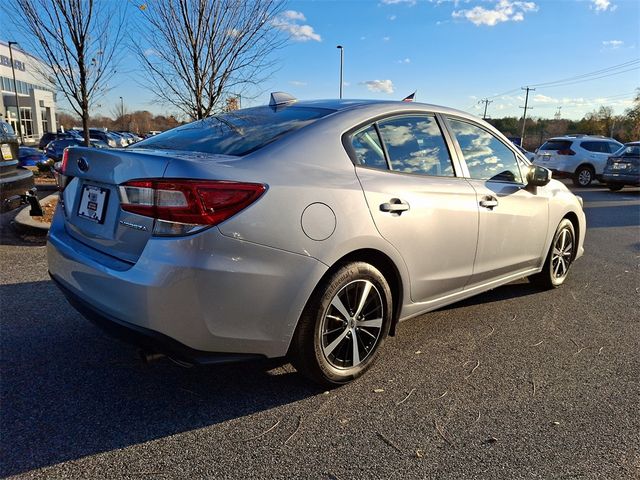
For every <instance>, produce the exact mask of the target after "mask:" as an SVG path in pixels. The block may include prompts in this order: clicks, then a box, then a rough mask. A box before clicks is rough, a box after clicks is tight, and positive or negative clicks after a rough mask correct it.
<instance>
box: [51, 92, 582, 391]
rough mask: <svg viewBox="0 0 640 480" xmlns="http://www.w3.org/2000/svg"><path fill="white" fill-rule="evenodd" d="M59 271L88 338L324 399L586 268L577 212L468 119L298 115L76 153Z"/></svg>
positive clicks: (271, 113)
mask: <svg viewBox="0 0 640 480" xmlns="http://www.w3.org/2000/svg"><path fill="white" fill-rule="evenodd" d="M63 164H64V165H63V167H62V170H63V174H64V176H63V177H62V182H63V187H64V190H63V191H62V193H61V199H62V201H61V202H60V203H59V206H58V210H57V211H56V214H55V216H54V219H53V221H52V225H51V230H50V233H49V242H48V259H49V270H50V273H51V276H52V278H53V279H54V280H55V282H56V283H57V284H58V285H59V287H60V288H61V290H62V291H63V292H64V293H65V294H66V296H67V298H68V299H69V301H70V302H71V303H72V304H73V305H74V306H75V307H76V308H77V309H78V310H79V311H80V312H82V313H83V314H84V315H85V316H86V317H87V318H88V319H90V320H92V321H94V322H95V323H97V324H99V325H101V326H102V327H104V328H105V329H108V330H110V331H112V332H113V333H115V334H117V335H119V336H120V337H123V338H126V339H128V340H130V341H132V342H134V343H135V344H137V345H141V346H142V347H143V348H144V349H146V350H148V351H153V352H161V353H165V354H167V355H170V356H171V357H173V358H176V359H179V360H182V361H188V362H192V363H219V362H227V361H233V360H241V359H245V358H254V357H281V356H285V355H288V356H289V358H290V359H291V360H292V362H293V364H294V365H295V367H296V368H297V369H298V370H299V371H301V372H302V373H304V374H305V375H307V376H309V377H311V378H312V379H314V380H316V381H317V382H320V383H322V384H325V385H336V384H342V383H346V382H349V381H351V380H353V379H355V378H357V377H358V376H360V375H362V374H363V373H364V372H365V371H366V370H367V369H368V368H369V367H371V365H372V364H373V362H374V361H375V358H376V356H377V354H378V352H379V351H380V348H381V346H382V344H383V342H384V341H385V338H386V337H387V336H388V335H394V334H395V333H396V330H397V325H398V323H399V322H401V321H403V320H406V319H409V318H411V317H415V316H417V315H420V314H423V313H425V312H428V311H430V310H434V309H437V308H440V307H442V306H444V305H448V304H450V303H453V302H457V301H459V300H462V299H464V298H467V297H470V296H472V295H476V294H478V293H481V292H484V291H487V290H489V289H492V288H495V287H497V286H499V285H502V284H505V283H508V282H511V281H513V280H517V279H520V278H523V277H528V278H529V279H531V280H532V281H533V282H535V283H536V284H538V285H540V286H541V287H543V288H553V287H557V286H559V285H561V284H562V283H563V282H564V280H565V279H566V278H567V274H568V271H569V268H570V266H571V264H572V263H573V262H574V260H576V259H577V258H578V257H580V256H581V255H582V254H583V242H584V236H585V231H586V225H585V216H584V213H583V211H582V206H581V200H580V199H579V198H578V197H576V196H574V195H573V194H572V193H570V192H569V191H568V190H567V188H566V187H565V186H564V185H563V184H561V183H559V182H557V181H555V180H551V179H550V174H549V171H548V170H546V169H544V168H542V167H536V166H532V165H531V164H530V163H529V162H528V160H526V158H524V157H523V156H522V155H521V154H520V153H519V152H518V150H517V149H516V148H515V146H513V145H512V144H511V142H509V141H508V140H507V139H506V138H505V137H504V136H503V135H501V134H500V133H499V132H498V131H497V130H495V129H494V128H493V127H491V126H490V125H488V124H487V123H485V122H483V121H481V120H479V119H477V118H475V117H472V116H470V115H468V114H466V113H464V112H460V111H457V110H452V109H448V108H444V107H438V106H434V105H424V104H418V103H406V102H383V101H354V100H329V101H305V102H302V101H296V100H295V99H294V98H292V97H290V96H287V95H286V94H272V99H271V102H270V104H269V105H268V106H262V107H255V108H248V109H244V110H239V111H235V112H230V113H225V114H221V115H218V116H213V117H210V118H208V119H205V120H201V121H197V122H194V123H191V124H188V125H184V126H181V127H178V128H175V129H173V130H170V131H168V132H165V133H162V134H160V135H157V136H154V137H151V138H148V139H146V140H144V141H142V142H139V143H137V144H135V145H134V146H133V147H130V148H127V149H126V150H96V149H86V148H71V149H69V150H67V152H66V154H65V156H64V162H63Z"/></svg>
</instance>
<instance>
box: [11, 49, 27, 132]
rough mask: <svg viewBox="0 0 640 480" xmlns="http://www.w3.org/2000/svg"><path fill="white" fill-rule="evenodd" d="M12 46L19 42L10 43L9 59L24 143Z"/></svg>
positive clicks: (19, 128)
mask: <svg viewBox="0 0 640 480" xmlns="http://www.w3.org/2000/svg"><path fill="white" fill-rule="evenodd" d="M11 45H18V42H9V57H11V73H13V91H14V92H15V94H16V110H18V135H19V136H20V143H24V137H23V136H22V116H21V115H20V103H19V101H18V83H17V82H16V69H15V66H14V65H13V50H12V49H11Z"/></svg>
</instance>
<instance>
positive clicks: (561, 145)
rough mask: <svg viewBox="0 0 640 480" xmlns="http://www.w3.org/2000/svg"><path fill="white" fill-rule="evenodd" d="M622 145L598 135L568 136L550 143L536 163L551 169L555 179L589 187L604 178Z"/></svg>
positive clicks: (544, 146)
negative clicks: (612, 157)
mask: <svg viewBox="0 0 640 480" xmlns="http://www.w3.org/2000/svg"><path fill="white" fill-rule="evenodd" d="M621 147H622V144H621V143H620V142H618V141H616V140H614V139H613V138H608V137H602V136H599V135H595V136H594V135H565V136H564V137H555V138H550V139H549V140H547V141H546V142H545V143H544V144H543V145H542V146H541V147H540V148H539V149H538V150H536V157H535V159H534V160H533V163H535V164H536V165H540V166H541V167H545V168H548V169H549V170H551V171H552V172H553V174H554V177H555V178H563V177H569V178H572V179H573V183H574V185H576V186H578V187H586V186H587V185H589V184H590V183H591V182H592V181H593V179H594V178H597V179H599V178H600V177H601V175H602V172H603V170H604V167H605V165H606V164H607V159H608V158H609V155H611V154H612V153H613V152H615V151H617V150H619V149H620V148H621Z"/></svg>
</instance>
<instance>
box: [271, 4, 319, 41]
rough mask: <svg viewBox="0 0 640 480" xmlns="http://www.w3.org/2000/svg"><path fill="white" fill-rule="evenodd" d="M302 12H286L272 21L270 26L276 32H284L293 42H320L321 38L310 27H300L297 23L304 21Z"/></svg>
mask: <svg viewBox="0 0 640 480" xmlns="http://www.w3.org/2000/svg"><path fill="white" fill-rule="evenodd" d="M305 20H306V17H305V16H304V14H302V12H296V11H295V10H287V11H286V12H283V13H282V14H281V15H279V16H277V17H276V18H274V19H273V20H272V24H273V26H274V27H275V28H277V29H278V30H281V31H283V32H286V33H287V34H288V35H289V36H290V37H291V39H292V40H293V41H294V42H308V41H309V40H313V41H314V42H321V41H322V37H321V36H320V35H319V34H318V33H316V32H315V31H314V30H313V27H312V26H311V25H301V24H299V23H296V22H299V21H305Z"/></svg>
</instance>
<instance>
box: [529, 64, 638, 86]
mask: <svg viewBox="0 0 640 480" xmlns="http://www.w3.org/2000/svg"><path fill="white" fill-rule="evenodd" d="M638 64H640V59H634V60H629V61H627V62H624V63H620V64H618V65H613V66H611V67H607V68H602V69H600V70H595V71H593V72H589V73H583V74H581V75H574V76H573V77H567V78H563V79H560V80H553V81H550V82H543V83H534V84H533V86H534V87H545V86H548V85H552V84H556V83H564V82H569V81H573V80H578V79H581V78H585V77H591V76H594V75H599V74H603V73H609V72H613V71H614V70H619V69H621V68H625V67H630V66H631V65H638ZM636 68H640V66H638V67H634V68H632V69H631V70H635V69H636ZM620 73H622V72H620Z"/></svg>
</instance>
